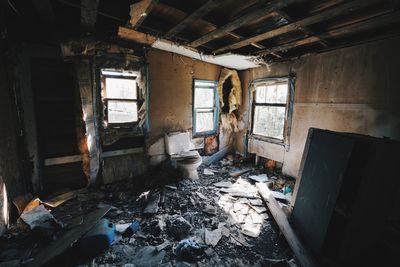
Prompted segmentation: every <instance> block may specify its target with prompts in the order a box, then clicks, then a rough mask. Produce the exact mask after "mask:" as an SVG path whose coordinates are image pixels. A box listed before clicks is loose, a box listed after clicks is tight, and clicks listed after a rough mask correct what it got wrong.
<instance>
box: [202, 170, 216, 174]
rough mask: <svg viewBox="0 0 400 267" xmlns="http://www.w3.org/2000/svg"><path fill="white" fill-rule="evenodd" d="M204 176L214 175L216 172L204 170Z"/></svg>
mask: <svg viewBox="0 0 400 267" xmlns="http://www.w3.org/2000/svg"><path fill="white" fill-rule="evenodd" d="M203 174H204V175H214V172H213V171H212V170H210V169H204V170H203Z"/></svg>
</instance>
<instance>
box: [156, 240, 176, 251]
mask: <svg viewBox="0 0 400 267" xmlns="http://www.w3.org/2000/svg"><path fill="white" fill-rule="evenodd" d="M170 245H172V243H171V242H169V241H168V240H167V241H164V243H162V244H160V245H158V246H156V249H157V251H160V250H163V249H165V248H167V247H169V246H170Z"/></svg>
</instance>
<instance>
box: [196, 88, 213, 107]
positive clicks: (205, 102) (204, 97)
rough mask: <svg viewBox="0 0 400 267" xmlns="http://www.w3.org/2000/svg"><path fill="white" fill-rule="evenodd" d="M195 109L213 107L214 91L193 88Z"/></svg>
mask: <svg viewBox="0 0 400 267" xmlns="http://www.w3.org/2000/svg"><path fill="white" fill-rule="evenodd" d="M194 107H195V108H213V107H214V89H204V88H195V90H194Z"/></svg>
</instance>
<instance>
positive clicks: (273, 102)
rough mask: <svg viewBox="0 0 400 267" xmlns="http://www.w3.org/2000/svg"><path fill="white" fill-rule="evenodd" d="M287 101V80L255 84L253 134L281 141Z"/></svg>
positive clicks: (283, 132)
mask: <svg viewBox="0 0 400 267" xmlns="http://www.w3.org/2000/svg"><path fill="white" fill-rule="evenodd" d="M287 103H288V81H287V80H286V81H282V80H279V81H275V80H273V81H266V82H260V83H256V84H255V95H254V101H253V134H254V135H259V136H263V137H268V138H273V139H278V140H281V141H283V139H284V134H285V122H286V116H287Z"/></svg>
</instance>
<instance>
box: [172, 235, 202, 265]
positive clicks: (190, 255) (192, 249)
mask: <svg viewBox="0 0 400 267" xmlns="http://www.w3.org/2000/svg"><path fill="white" fill-rule="evenodd" d="M205 248H207V246H205V245H200V244H199V243H197V242H196V241H194V240H192V239H184V240H181V241H180V242H179V243H178V245H177V246H176V247H175V249H174V253H175V255H176V256H177V257H178V259H182V260H185V261H189V262H196V261H198V260H200V259H201V258H202V257H203V256H204V249H205Z"/></svg>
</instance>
